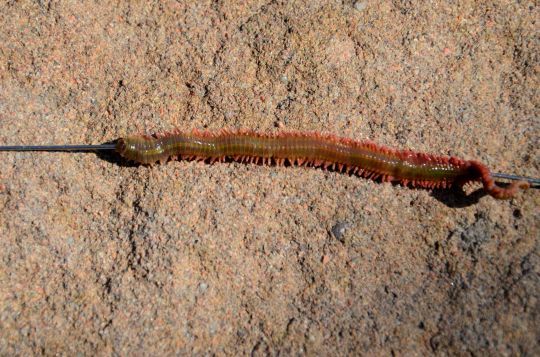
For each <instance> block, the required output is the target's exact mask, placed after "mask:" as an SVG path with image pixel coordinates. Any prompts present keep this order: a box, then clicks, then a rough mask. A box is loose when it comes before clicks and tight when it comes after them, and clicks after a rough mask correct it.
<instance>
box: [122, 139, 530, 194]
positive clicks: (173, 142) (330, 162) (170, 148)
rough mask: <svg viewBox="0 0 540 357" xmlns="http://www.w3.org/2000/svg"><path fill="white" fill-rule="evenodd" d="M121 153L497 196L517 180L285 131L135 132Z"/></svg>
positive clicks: (461, 163)
mask: <svg viewBox="0 0 540 357" xmlns="http://www.w3.org/2000/svg"><path fill="white" fill-rule="evenodd" d="M117 151H118V153H119V154H120V155H122V156H123V157H125V158H126V159H128V160H132V161H135V162H138V163H142V164H152V163H155V162H158V161H160V162H165V161H167V160H168V159H170V158H175V157H178V158H180V159H200V160H209V161H211V162H213V161H216V160H218V161H222V160H224V159H225V158H230V159H233V160H236V161H240V162H262V163H276V164H279V165H282V164H284V163H285V162H289V163H290V164H293V165H294V164H297V165H307V166H316V167H324V168H329V167H332V168H334V169H337V170H339V171H344V172H348V173H353V174H357V175H359V176H362V177H366V178H371V179H380V180H382V181H389V182H398V183H401V184H402V185H405V186H407V185H409V186H413V187H424V188H447V187H451V186H453V185H460V186H462V185H464V184H465V183H467V182H471V181H477V182H482V183H483V185H484V189H485V190H486V192H487V193H489V194H490V195H492V196H493V197H495V198H501V199H504V198H510V197H512V196H513V195H514V194H515V192H516V191H517V190H518V189H519V188H526V186H528V185H527V184H526V183H524V182H516V183H513V184H512V185H510V186H509V187H505V188H503V187H499V186H497V185H496V184H495V182H494V180H493V179H492V178H491V175H490V172H489V169H488V168H487V167H486V166H485V165H483V164H481V163H479V162H477V161H465V160H462V159H458V158H455V157H445V156H435V155H430V154H424V153H416V152H412V151H409V150H394V149H390V148H386V147H383V146H379V145H376V144H374V143H371V142H367V141H355V140H352V139H348V138H339V137H336V136H333V135H320V134H317V133H301V132H285V133H276V134H261V133H256V132H253V131H228V130H222V131H220V132H217V133H212V132H199V131H193V132H190V133H187V132H180V131H176V132H172V133H166V134H161V135H159V134H158V135H154V136H130V137H126V138H122V139H119V140H118V143H117Z"/></svg>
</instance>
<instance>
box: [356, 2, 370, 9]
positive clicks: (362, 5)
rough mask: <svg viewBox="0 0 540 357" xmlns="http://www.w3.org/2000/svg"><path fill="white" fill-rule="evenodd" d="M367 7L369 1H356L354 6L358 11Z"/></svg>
mask: <svg viewBox="0 0 540 357" xmlns="http://www.w3.org/2000/svg"><path fill="white" fill-rule="evenodd" d="M366 7H367V1H357V2H355V3H354V8H355V9H356V10H358V11H362V10H365V8H366Z"/></svg>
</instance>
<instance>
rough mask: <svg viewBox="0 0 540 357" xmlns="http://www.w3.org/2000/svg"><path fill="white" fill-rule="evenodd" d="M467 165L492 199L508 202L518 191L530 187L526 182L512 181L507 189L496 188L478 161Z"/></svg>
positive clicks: (485, 169)
mask: <svg viewBox="0 0 540 357" xmlns="http://www.w3.org/2000/svg"><path fill="white" fill-rule="evenodd" d="M469 163H470V165H471V168H472V169H473V170H474V172H475V173H476V174H477V177H478V179H479V180H480V181H481V182H482V184H483V185H484V190H485V191H486V193H488V194H489V195H490V196H491V197H493V198H496V199H499V200H508V199H511V198H513V197H514V196H515V195H516V194H517V192H518V191H519V190H520V189H523V190H526V189H528V188H529V187H530V186H531V185H530V183H529V182H527V181H514V182H512V183H510V184H509V185H508V186H507V187H501V186H498V185H497V183H496V182H495V180H494V179H493V177H492V176H491V172H490V171H489V169H488V168H487V166H486V165H484V164H482V163H481V162H478V161H470V162H469Z"/></svg>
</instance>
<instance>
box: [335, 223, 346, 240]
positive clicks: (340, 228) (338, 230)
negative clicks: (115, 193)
mask: <svg viewBox="0 0 540 357" xmlns="http://www.w3.org/2000/svg"><path fill="white" fill-rule="evenodd" d="M347 228H349V225H348V224H347V223H346V222H338V223H337V224H336V225H334V226H333V227H332V234H333V235H334V237H336V239H337V240H339V241H340V242H341V243H344V241H345V238H344V237H343V236H344V234H345V231H346V230H347Z"/></svg>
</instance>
